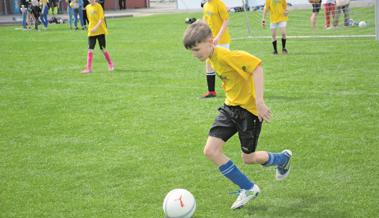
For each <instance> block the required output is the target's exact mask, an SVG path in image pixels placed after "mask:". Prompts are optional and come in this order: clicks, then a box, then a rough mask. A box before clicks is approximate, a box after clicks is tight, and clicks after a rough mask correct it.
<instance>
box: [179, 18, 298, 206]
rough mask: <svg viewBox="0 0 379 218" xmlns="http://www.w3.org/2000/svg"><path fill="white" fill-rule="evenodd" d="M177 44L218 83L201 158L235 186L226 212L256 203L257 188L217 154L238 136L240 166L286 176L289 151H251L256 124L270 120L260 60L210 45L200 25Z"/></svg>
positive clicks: (208, 32)
mask: <svg viewBox="0 0 379 218" xmlns="http://www.w3.org/2000/svg"><path fill="white" fill-rule="evenodd" d="M183 44H184V47H185V48H186V49H189V50H191V51H192V54H193V56H195V57H196V58H198V59H199V60H201V61H205V60H208V61H209V63H210V64H211V65H212V67H213V69H215V70H216V72H217V76H218V77H219V78H220V79H221V80H222V88H223V89H224V91H225V96H226V98H225V102H224V105H223V106H221V107H220V108H219V115H218V116H217V117H216V119H215V121H214V123H213V125H212V126H211V128H210V130H209V133H208V139H207V142H206V144H205V147H204V155H205V156H206V157H207V158H208V159H209V160H211V161H212V162H213V163H214V164H215V165H216V166H217V167H218V169H219V171H220V173H221V174H222V175H223V176H225V177H226V178H228V179H229V180H231V181H232V182H233V183H234V184H236V185H238V186H239V188H240V190H239V191H238V193H239V195H238V198H237V200H236V201H235V202H234V203H233V205H232V207H231V208H232V209H237V208H241V207H242V206H243V205H245V204H246V203H247V202H249V201H250V200H251V199H254V198H256V197H257V196H258V194H259V192H260V189H259V187H258V186H257V185H256V184H254V183H253V182H252V181H250V180H249V178H248V177H247V176H246V175H245V174H243V173H242V172H241V171H240V170H239V169H238V168H237V166H236V165H234V163H233V162H232V161H231V160H230V159H229V158H228V157H227V156H226V155H225V154H224V153H223V147H224V144H225V142H226V141H228V140H229V139H230V138H231V137H232V136H233V135H234V134H235V133H237V132H238V136H239V139H240V143H241V150H242V155H241V157H242V159H243V161H244V163H246V164H261V165H263V166H272V165H274V166H276V167H277V170H276V179H277V180H283V179H285V178H286V177H287V176H288V174H289V171H290V160H291V157H292V152H291V151H290V150H284V151H282V152H281V153H271V152H267V151H256V147H257V143H258V138H259V134H260V131H261V126H262V122H263V121H269V120H270V118H271V112H270V109H269V108H268V107H267V106H266V104H265V102H264V99H263V68H262V61H261V60H260V59H259V58H257V57H255V56H253V55H251V54H249V53H247V52H244V51H229V50H228V49H225V48H222V47H217V46H215V45H214V43H213V38H212V33H211V29H210V28H209V27H208V25H207V24H205V23H204V22H195V23H193V24H191V25H190V26H189V27H188V28H187V30H186V31H185V33H184V37H183Z"/></svg>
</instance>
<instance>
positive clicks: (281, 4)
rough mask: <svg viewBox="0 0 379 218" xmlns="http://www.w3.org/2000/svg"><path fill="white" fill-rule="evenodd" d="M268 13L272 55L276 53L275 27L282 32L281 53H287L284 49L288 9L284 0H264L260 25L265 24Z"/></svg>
mask: <svg viewBox="0 0 379 218" xmlns="http://www.w3.org/2000/svg"><path fill="white" fill-rule="evenodd" d="M267 12H269V13H270V22H271V24H270V29H271V33H272V46H273V47H274V55H277V54H278V49H277V40H276V29H277V28H279V29H280V32H281V33H282V54H288V51H287V49H286V40H287V36H286V35H287V34H286V26H287V20H288V10H287V1H286V0H266V4H265V7H264V9H263V17H262V26H263V27H265V25H266V14H267Z"/></svg>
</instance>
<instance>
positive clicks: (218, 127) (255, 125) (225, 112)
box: [208, 105, 262, 154]
mask: <svg viewBox="0 0 379 218" xmlns="http://www.w3.org/2000/svg"><path fill="white" fill-rule="evenodd" d="M218 110H219V111H220V114H219V115H218V116H217V117H216V119H215V121H214V123H213V124H212V127H211V129H210V130H209V134H208V135H209V136H213V137H216V138H220V139H222V140H223V141H224V142H226V141H228V140H229V139H230V138H231V137H232V136H233V135H234V134H235V133H237V132H238V136H239V139H240V142H241V150H242V152H243V153H246V154H250V153H253V152H255V149H256V148H257V144H258V138H259V134H260V132H261V127H262V122H260V121H259V119H258V117H257V116H255V115H254V114H252V113H250V112H249V111H247V110H246V109H243V108H241V107H239V106H228V105H224V106H222V107H220V108H219V109H218Z"/></svg>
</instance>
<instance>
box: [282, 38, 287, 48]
mask: <svg viewBox="0 0 379 218" xmlns="http://www.w3.org/2000/svg"><path fill="white" fill-rule="evenodd" d="M286 41H287V39H283V38H282V47H283V48H286Z"/></svg>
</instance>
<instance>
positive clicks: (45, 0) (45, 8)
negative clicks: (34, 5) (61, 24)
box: [39, 0, 49, 30]
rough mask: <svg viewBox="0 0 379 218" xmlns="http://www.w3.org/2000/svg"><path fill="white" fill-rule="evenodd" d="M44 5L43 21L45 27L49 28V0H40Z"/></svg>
mask: <svg viewBox="0 0 379 218" xmlns="http://www.w3.org/2000/svg"><path fill="white" fill-rule="evenodd" d="M39 3H40V4H41V6H42V10H41V22H42V24H43V26H44V27H45V29H46V30H47V26H48V25H49V21H48V19H47V14H48V13H49V0H40V2H39Z"/></svg>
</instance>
